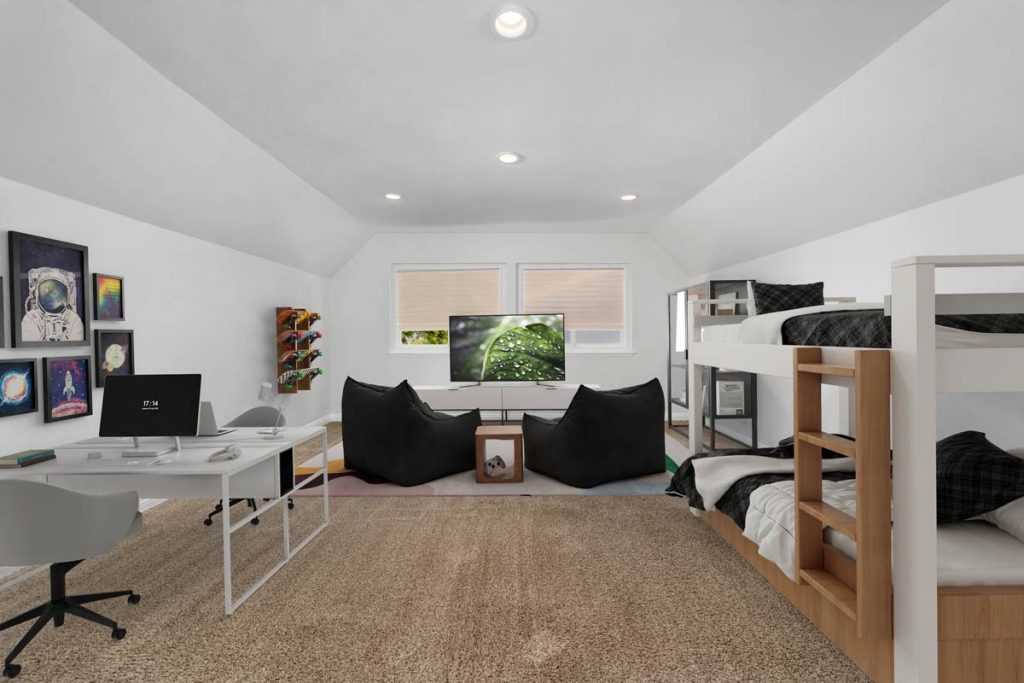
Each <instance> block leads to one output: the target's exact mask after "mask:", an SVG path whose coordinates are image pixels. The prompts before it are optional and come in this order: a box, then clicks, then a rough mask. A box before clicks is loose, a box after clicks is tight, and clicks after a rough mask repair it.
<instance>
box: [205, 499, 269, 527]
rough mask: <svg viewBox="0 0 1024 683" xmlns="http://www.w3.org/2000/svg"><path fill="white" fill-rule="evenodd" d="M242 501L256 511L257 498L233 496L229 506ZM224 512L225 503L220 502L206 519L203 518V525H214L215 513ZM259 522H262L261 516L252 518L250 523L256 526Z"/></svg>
mask: <svg viewBox="0 0 1024 683" xmlns="http://www.w3.org/2000/svg"><path fill="white" fill-rule="evenodd" d="M241 502H244V503H245V504H246V505H248V506H249V509H250V510H252V511H253V512H256V499H255V498H232V499H231V501H230V503H229V507H234V506H235V505H236V504H237V503H241ZM222 512H224V504H223V503H220V502H218V503H217V504H216V505H215V506H214V507H213V512H211V513H210V514H208V515H206V519H204V520H203V526H213V518H214V516H215V515H219V514H220V513H222ZM259 523H260V518H259V517H253V518H252V519H250V520H249V524H252V525H253V526H256V525H257V524H259Z"/></svg>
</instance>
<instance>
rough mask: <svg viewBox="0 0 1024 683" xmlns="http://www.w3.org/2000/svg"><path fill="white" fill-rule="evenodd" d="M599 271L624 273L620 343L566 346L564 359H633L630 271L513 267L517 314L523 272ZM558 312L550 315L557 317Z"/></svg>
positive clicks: (565, 265)
mask: <svg viewBox="0 0 1024 683" xmlns="http://www.w3.org/2000/svg"><path fill="white" fill-rule="evenodd" d="M602 268H621V269H622V270H623V287H624V289H625V291H624V292H623V293H622V303H623V306H624V307H625V310H624V311H623V317H622V320H623V326H624V329H623V331H622V343H621V344H616V345H614V346H613V345H611V344H568V343H567V344H566V345H565V352H566V354H567V355H602V356H623V355H633V353H634V351H633V308H634V306H635V302H634V301H633V268H632V266H630V264H628V263H519V264H517V267H516V313H522V310H523V271H524V270H600V269H602ZM560 312H561V311H552V313H560Z"/></svg>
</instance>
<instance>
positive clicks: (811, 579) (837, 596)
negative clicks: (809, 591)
mask: <svg viewBox="0 0 1024 683" xmlns="http://www.w3.org/2000/svg"><path fill="white" fill-rule="evenodd" d="M800 578H802V579H803V580H804V581H806V582H807V583H809V584H810V585H811V586H812V587H813V588H814V589H815V590H817V591H818V592H819V593H821V594H822V595H823V596H824V597H825V599H826V600H828V601H829V602H831V603H832V604H833V605H835V606H836V607H838V608H839V611H840V612H842V613H843V614H845V615H846V616H848V617H849V618H850V619H853V620H854V621H857V593H856V592H854V591H852V590H850V589H849V588H848V587H847V586H846V584H844V583H843V582H842V581H840V580H839V579H837V578H836V577H834V576H832V575H831V574H829V573H828V572H827V571H825V570H824V569H801V570H800Z"/></svg>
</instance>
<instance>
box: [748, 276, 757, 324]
mask: <svg viewBox="0 0 1024 683" xmlns="http://www.w3.org/2000/svg"><path fill="white" fill-rule="evenodd" d="M747 315H757V307H756V306H754V284H753V283H752V282H751V281H750V280H747Z"/></svg>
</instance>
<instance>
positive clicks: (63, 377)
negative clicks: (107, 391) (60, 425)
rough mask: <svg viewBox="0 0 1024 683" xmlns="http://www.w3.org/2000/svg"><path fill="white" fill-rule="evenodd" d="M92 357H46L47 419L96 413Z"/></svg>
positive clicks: (67, 418) (44, 406) (44, 393)
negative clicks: (94, 411) (91, 366)
mask: <svg viewBox="0 0 1024 683" xmlns="http://www.w3.org/2000/svg"><path fill="white" fill-rule="evenodd" d="M91 363H92V359H91V358H90V357H89V356H69V357H67V358H44V359H43V421H44V422H61V421H63V420H71V419H74V418H76V417H85V416H86V415H92V383H91V381H90V378H89V374H90V368H89V366H90V364H91Z"/></svg>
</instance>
